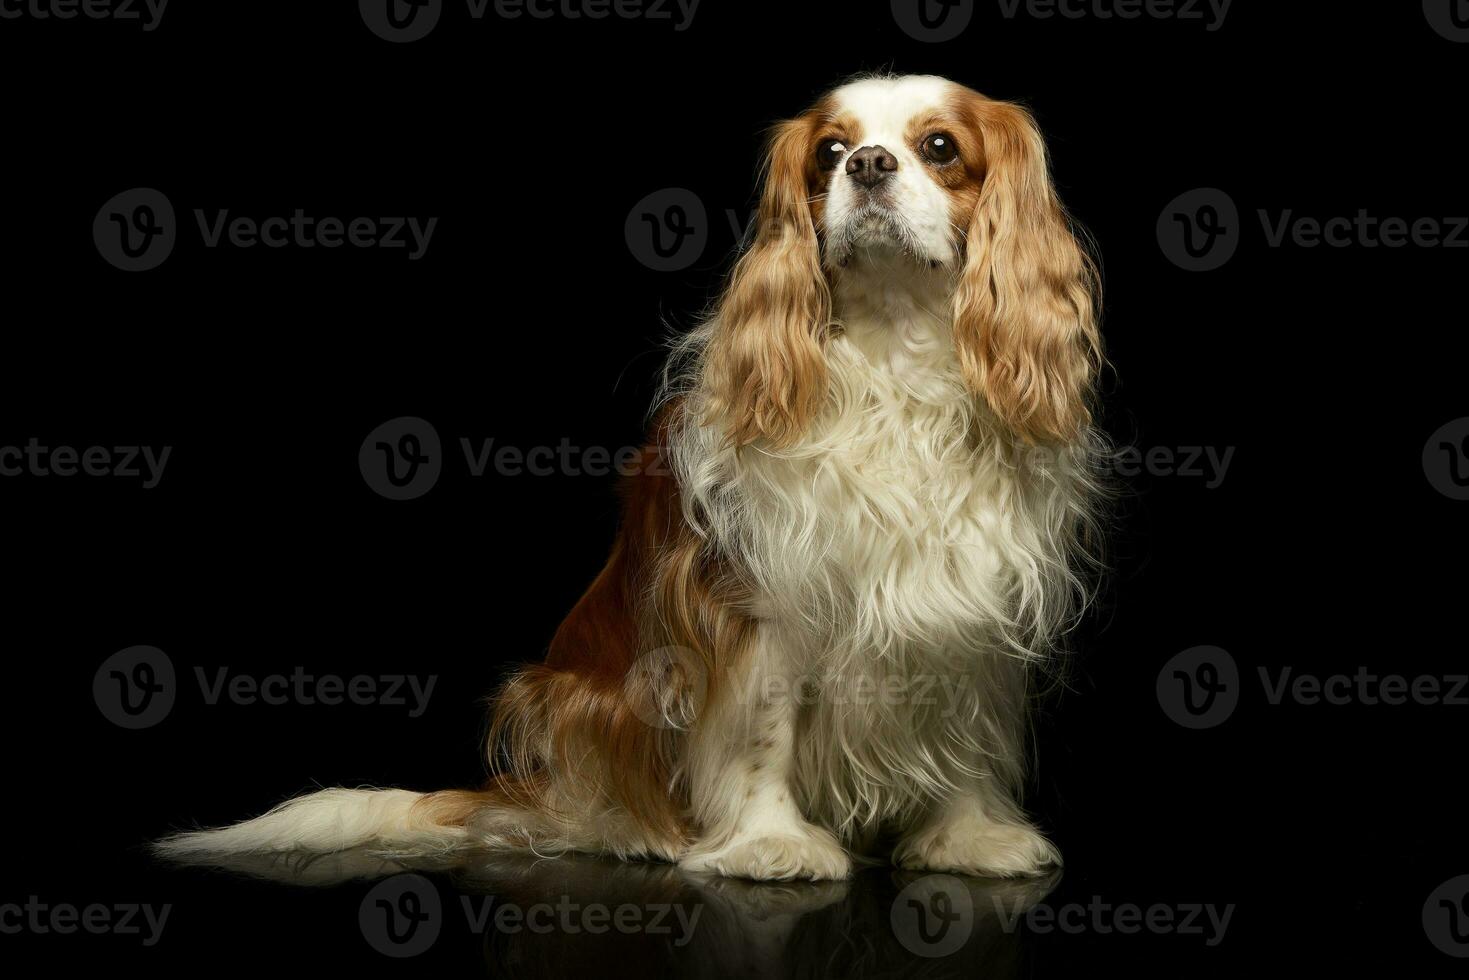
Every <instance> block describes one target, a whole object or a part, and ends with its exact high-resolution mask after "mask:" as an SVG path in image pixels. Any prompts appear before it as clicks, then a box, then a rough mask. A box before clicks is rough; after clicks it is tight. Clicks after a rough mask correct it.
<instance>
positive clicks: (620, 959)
mask: <svg viewBox="0 0 1469 980" xmlns="http://www.w3.org/2000/svg"><path fill="white" fill-rule="evenodd" d="M228 867H229V869H230V870H234V871H237V872H242V873H246V874H250V875H252V876H256V877H263V878H269V879H273V880H276V881H281V882H286V883H290V884H297V885H318V886H321V885H335V884H340V883H343V882H347V881H352V880H363V879H377V878H386V877H391V876H393V875H398V874H402V873H405V872H415V873H437V874H441V875H443V876H445V878H446V879H447V881H448V882H450V883H451V884H452V886H453V887H452V888H441V889H440V891H441V892H442V901H443V905H442V908H443V913H444V915H445V916H446V918H458V917H462V918H463V920H464V926H463V928H462V929H461V928H459V927H455V928H454V929H452V930H446V935H445V937H444V939H441V940H440V942H443V941H445V939H447V938H448V936H449V935H451V934H453V933H457V932H461V931H466V930H467V931H469V932H471V933H478V934H479V935H481V936H482V937H483V944H484V957H485V962H486V966H487V968H488V970H489V972H490V974H491V975H493V976H513V977H542V976H545V977H558V978H560V977H565V976H567V975H574V974H573V973H572V971H595V973H596V974H600V975H604V976H605V975H608V974H611V975H614V976H621V975H624V974H626V975H638V976H649V975H652V976H658V975H668V976H691V977H757V978H762V980H763V978H775V977H788V976H793V977H826V976H833V975H839V976H845V977H868V976H913V977H936V978H937V977H951V976H952V977H958V976H964V977H984V978H987V980H988V978H1003V977H1014V976H1019V974H1020V972H1021V970H1020V967H1021V963H1020V951H1021V950H1020V936H1019V934H1018V931H1017V925H1016V923H1017V922H1018V921H1019V919H1020V916H1021V915H1022V913H1024V912H1025V911H1026V910H1027V909H1029V908H1031V907H1032V906H1033V905H1035V904H1036V903H1038V902H1039V901H1040V900H1041V899H1043V898H1044V897H1045V896H1046V895H1047V894H1048V893H1049V892H1050V891H1051V890H1052V889H1053V888H1054V887H1055V885H1056V883H1057V881H1058V880H1059V877H1060V876H1059V873H1057V874H1053V875H1051V876H1049V877H1047V878H1039V879H1024V880H1015V881H1004V880H994V879H984V878H968V877H961V876H952V875H939V874H925V873H922V872H912V871H895V870H893V869H890V868H870V869H868V870H865V871H862V872H859V873H858V874H857V875H856V876H855V877H854V878H852V879H851V880H848V881H840V882H815V883H813V882H791V883H765V882H752V881H742V880H736V879H730V878H717V877H706V876H703V875H691V874H688V873H685V872H683V871H680V870H679V869H678V868H676V867H674V866H672V865H665V864H632V863H625V862H619V861H611V860H603V859H599V858H593V857H586V856H580V855H562V856H558V857H553V858H543V857H536V856H533V855H520V854H503V853H500V854H492V855H484V854H480V855H475V856H473V857H466V856H464V855H457V856H454V857H445V858H443V859H440V860H424V859H421V858H415V859H414V860H413V861H411V862H407V861H398V860H391V859H388V858H385V857H382V856H381V855H373V854H370V853H366V852H354V851H344V852H340V853H337V854H331V855H320V856H312V857H309V858H299V857H292V856H284V855H276V856H268V857H255V858H234V859H231V861H230V863H229V864H228ZM455 892H457V894H451V893H455Z"/></svg>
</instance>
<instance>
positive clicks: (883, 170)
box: [847, 146, 898, 189]
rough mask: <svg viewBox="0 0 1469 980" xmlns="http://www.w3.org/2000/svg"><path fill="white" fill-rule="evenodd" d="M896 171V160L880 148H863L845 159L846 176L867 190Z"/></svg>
mask: <svg viewBox="0 0 1469 980" xmlns="http://www.w3.org/2000/svg"><path fill="white" fill-rule="evenodd" d="M897 169H898V160H897V158H896V157H894V156H893V155H892V154H891V153H889V152H888V151H887V150H885V149H883V148H882V147H880V146H864V147H862V149H860V150H858V151H857V152H856V153H853V154H852V155H851V156H849V157H847V176H848V177H851V178H852V179H853V180H855V181H856V182H857V183H859V184H861V185H862V186H863V187H866V188H869V189H870V188H873V187H876V186H877V185H878V184H880V183H881V182H882V181H883V180H884V179H885V178H886V177H887V175H888V174H890V173H892V172H893V171H894V170H897Z"/></svg>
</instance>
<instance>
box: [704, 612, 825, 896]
mask: <svg viewBox="0 0 1469 980" xmlns="http://www.w3.org/2000/svg"><path fill="white" fill-rule="evenodd" d="M800 662H801V661H800V658H799V656H797V648H796V647H795V645H794V644H793V643H792V642H791V641H790V640H789V639H787V638H785V637H783V636H782V635H781V634H780V631H779V630H778V629H777V628H775V627H774V626H773V625H771V624H769V623H765V622H762V623H761V624H760V626H759V627H758V629H757V631H756V635H755V638H754V641H753V643H752V645H751V647H750V649H748V650H745V651H744V656H743V657H742V658H741V661H740V663H738V664H736V665H734V666H733V668H732V669H731V670H729V671H727V672H725V673H722V674H721V675H720V676H719V677H718V678H717V681H718V683H717V684H715V685H714V687H713V695H712V697H711V698H710V700H709V703H708V704H706V705H705V710H704V711H703V712H702V714H701V716H700V717H699V719H698V720H697V721H696V722H695V724H694V730H693V732H691V733H690V738H689V743H688V752H689V756H688V760H687V763H688V773H689V790H690V798H691V802H692V804H693V809H694V818H695V820H696V822H697V824H698V826H699V837H698V839H697V840H696V841H695V842H694V844H693V845H692V846H691V847H690V848H689V850H688V852H687V853H685V854H684V856H683V858H682V860H681V861H680V862H679V865H680V866H681V867H682V868H684V869H685V870H687V871H695V872H712V873H715V874H721V875H727V876H730V877H737V878H754V879H758V880H766V881H782V880H790V879H795V878H809V879H813V880H829V879H837V878H845V877H847V875H848V874H849V873H850V871H851V866H852V862H851V859H850V857H848V855H847V852H846V851H845V849H843V847H842V846H841V844H840V843H838V841H837V839H836V838H835V837H834V836H833V835H832V834H831V833H830V832H829V831H827V830H824V829H822V828H820V827H817V826H816V825H814V824H812V823H810V822H809V821H807V820H806V818H805V817H803V816H802V815H801V811H800V809H799V807H798V806H797V805H796V794H795V793H794V792H793V787H792V778H793V774H794V770H795V751H796V745H795V738H796V720H797V716H798V712H799V709H800V693H799V691H798V689H797V688H798V685H799V681H800V669H801V668H800Z"/></svg>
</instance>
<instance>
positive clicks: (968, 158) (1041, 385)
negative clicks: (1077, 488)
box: [706, 76, 1100, 445]
mask: <svg viewBox="0 0 1469 980" xmlns="http://www.w3.org/2000/svg"><path fill="white" fill-rule="evenodd" d="M879 254H880V255H882V256H884V257H885V258H886V259H887V260H888V261H887V262H885V264H884V265H883V266H882V268H883V269H884V272H883V274H885V275H891V269H892V265H891V260H892V259H894V258H896V259H897V260H898V261H900V262H903V261H906V262H909V263H911V264H912V266H913V268H914V269H915V271H916V270H935V269H938V270H948V272H949V276H948V279H947V282H948V287H947V289H946V294H947V295H946V296H945V297H943V298H944V300H945V301H948V302H950V303H951V304H952V312H953V337H954V344H955V349H956V352H957V355H958V359H959V363H960V366H961V368H962V370H963V374H964V377H965V380H966V382H967V383H968V385H969V387H970V388H971V390H972V391H973V393H974V395H975V396H976V397H977V398H979V399H982V400H983V402H984V404H985V405H986V406H987V407H988V408H989V410H990V411H991V412H992V413H993V415H994V416H995V417H996V418H998V419H999V420H1001V422H1002V423H1003V424H1005V425H1006V426H1008V427H1009V428H1010V429H1011V430H1012V431H1013V432H1014V434H1015V435H1016V436H1017V437H1018V438H1020V439H1021V440H1024V441H1026V442H1031V443H1048V444H1065V443H1070V442H1073V441H1075V440H1077V439H1078V438H1080V437H1081V436H1082V434H1083V433H1084V431H1085V430H1086V428H1087V427H1088V426H1089V424H1090V421H1091V415H1090V404H1089V403H1090V395H1091V389H1092V386H1093V384H1094V380H1095V376H1096V371H1097V366H1098V362H1099V360H1100V339H1099V337H1098V333H1097V326H1096V319H1095V308H1096V302H1095V298H1094V292H1095V284H1096V277H1095V274H1094V269H1093V266H1092V263H1091V262H1090V261H1089V259H1088V258H1087V255H1086V253H1085V251H1084V250H1083V249H1082V248H1081V247H1080V245H1079V244H1078V242H1077V240H1076V238H1075V236H1074V235H1073V233H1072V231H1071V228H1070V225H1069V222H1068V221H1067V219H1066V215H1065V213H1064V212H1063V211H1062V209H1061V205H1060V202H1059V201H1058V200H1057V197H1056V193H1055V189H1054V188H1053V186H1052V184H1051V179H1050V175H1049V173H1048V169H1047V163H1046V149H1045V144H1044V142H1043V140H1042V139H1041V135H1040V132H1039V130H1038V129H1037V128H1036V125H1035V121H1034V120H1033V119H1032V118H1031V116H1030V114H1029V113H1027V112H1026V111H1025V110H1024V109H1022V108H1021V107H1019V106H1017V105H1014V104H1012V103H1008V102H999V101H996V100H994V99H989V98H986V97H985V96H983V95H980V94H979V93H978V92H975V91H972V90H970V89H967V88H965V87H963V86H961V85H957V84H955V83H953V82H950V81H947V80H945V79H942V78H937V77H933V76H904V77H884V78H866V79H862V80H859V81H855V82H852V83H850V84H847V85H844V86H842V87H840V88H838V89H836V90H834V91H832V92H831V93H829V94H828V95H826V96H824V97H823V98H822V99H821V100H819V101H818V102H817V104H816V105H815V106H813V107H812V108H811V109H809V110H808V111H806V112H805V113H803V114H802V115H800V116H799V117H797V118H795V119H792V120H789V121H787V122H783V123H781V124H779V125H778V126H777V127H776V128H775V130H774V132H773V135H772V138H771V141H770V149H769V156H768V160H767V164H766V172H765V184H764V188H763V190H762V193H761V198H760V207H759V212H758V216H757V225H756V233H755V238H754V241H753V243H752V244H751V245H750V247H749V248H748V250H747V251H746V252H745V254H744V255H743V256H741V258H740V260H739V262H738V263H737V264H736V267H735V271H734V273H733V275H732V277H731V281H730V285H729V288H728V289H727V291H726V293H725V295H724V297H723V298H722V300H721V302H720V305H719V314H718V320H717V329H716V331H715V333H714V335H713V337H712V338H711V340H710V348H709V351H708V358H707V361H706V369H707V371H708V372H710V376H709V378H708V381H709V390H710V393H711V398H712V402H711V406H710V407H711V410H712V412H713V414H714V415H715V416H717V417H718V419H719V420H720V422H721V424H723V425H725V426H726V427H727V429H728V431H729V433H730V435H731V437H732V438H733V439H734V440H735V441H736V442H737V443H740V444H743V443H748V442H753V441H755V440H757V439H766V440H769V441H770V442H771V443H773V444H776V445H780V444H784V443H789V442H791V441H793V440H794V439H796V438H797V437H798V436H799V434H800V433H801V431H803V430H804V428H805V426H806V423H807V422H808V421H809V419H810V417H811V415H812V414H813V413H814V412H815V411H817V410H818V409H819V407H820V404H821V402H822V400H823V398H824V396H825V389H826V368H825V358H824V352H823V346H824V344H825V342H826V339H827V334H828V330H829V326H830V324H831V321H832V317H833V312H832V299H831V288H830V287H831V277H832V276H835V275H862V274H863V273H864V269H866V268H867V266H866V265H865V260H866V259H867V258H869V257H872V256H875V255H879ZM874 269H875V267H874ZM874 274H876V273H875V272H874Z"/></svg>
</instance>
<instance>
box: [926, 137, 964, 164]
mask: <svg viewBox="0 0 1469 980" xmlns="http://www.w3.org/2000/svg"><path fill="white" fill-rule="evenodd" d="M923 155H924V157H925V158H927V159H928V161H929V162H930V163H938V164H944V163H952V162H953V161H954V159H955V158H956V157H958V156H959V147H958V146H956V145H955V144H954V137H952V136H950V135H949V134H948V133H930V134H929V135H927V136H925V137H924V138H923Z"/></svg>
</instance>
